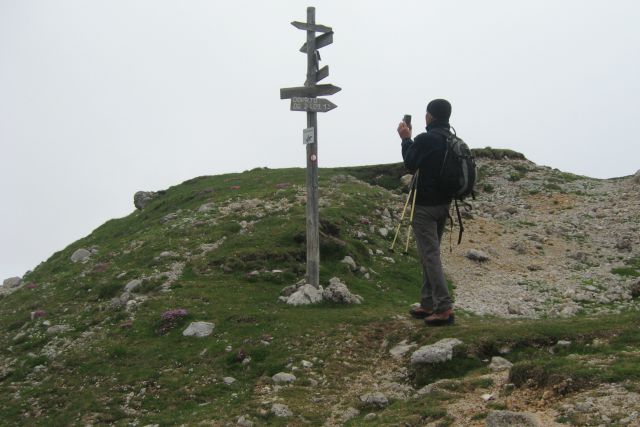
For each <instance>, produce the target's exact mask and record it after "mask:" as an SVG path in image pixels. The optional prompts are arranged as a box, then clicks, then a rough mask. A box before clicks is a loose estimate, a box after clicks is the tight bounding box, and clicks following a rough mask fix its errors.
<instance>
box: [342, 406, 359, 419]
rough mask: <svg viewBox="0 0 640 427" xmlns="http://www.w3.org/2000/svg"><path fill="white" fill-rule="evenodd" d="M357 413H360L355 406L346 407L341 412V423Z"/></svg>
mask: <svg viewBox="0 0 640 427" xmlns="http://www.w3.org/2000/svg"><path fill="white" fill-rule="evenodd" d="M358 415H360V411H358V410H357V409H356V408H347V409H346V410H345V411H344V412H343V413H342V416H341V417H340V419H341V420H342V422H343V423H346V422H347V421H349V420H351V419H352V418H355V417H357V416H358Z"/></svg>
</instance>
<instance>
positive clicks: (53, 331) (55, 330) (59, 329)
mask: <svg viewBox="0 0 640 427" xmlns="http://www.w3.org/2000/svg"><path fill="white" fill-rule="evenodd" d="M70 330H71V327H70V326H69V325H55V326H51V327H49V328H47V335H58V334H62V333H65V332H68V331H70Z"/></svg>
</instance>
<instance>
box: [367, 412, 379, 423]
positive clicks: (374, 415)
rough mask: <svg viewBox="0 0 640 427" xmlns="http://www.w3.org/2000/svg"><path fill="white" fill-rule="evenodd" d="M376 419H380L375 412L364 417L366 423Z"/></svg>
mask: <svg viewBox="0 0 640 427" xmlns="http://www.w3.org/2000/svg"><path fill="white" fill-rule="evenodd" d="M376 418H378V414H376V413H375V412H371V413H369V414H367V415H365V416H364V420H365V421H373V420H375V419H376Z"/></svg>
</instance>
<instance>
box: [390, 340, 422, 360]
mask: <svg viewBox="0 0 640 427" xmlns="http://www.w3.org/2000/svg"><path fill="white" fill-rule="evenodd" d="M416 346H417V344H416V343H411V344H407V341H406V340H404V341H402V342H400V343H399V344H398V345H396V346H395V347H393V348H392V349H391V350H389V354H391V356H393V357H394V358H395V359H402V358H403V357H404V355H405V354H407V353H408V352H409V351H411V349H413V348H414V347H416Z"/></svg>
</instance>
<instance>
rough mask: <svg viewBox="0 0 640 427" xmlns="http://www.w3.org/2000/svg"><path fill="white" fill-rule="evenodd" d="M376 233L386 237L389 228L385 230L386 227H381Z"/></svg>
mask: <svg viewBox="0 0 640 427" xmlns="http://www.w3.org/2000/svg"><path fill="white" fill-rule="evenodd" d="M378 233H380V235H381V236H382V237H387V236H388V235H389V230H387V229H386V228H384V227H382V228H380V229H378Z"/></svg>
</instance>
